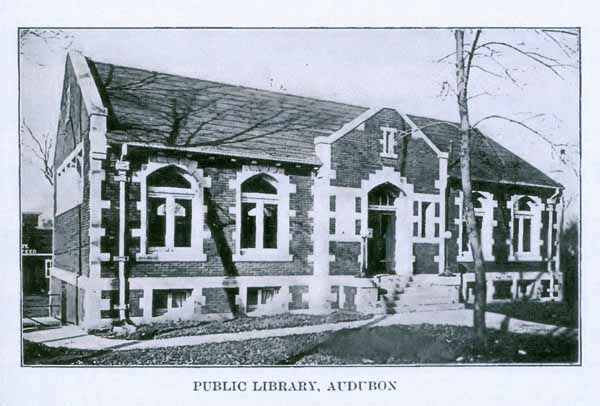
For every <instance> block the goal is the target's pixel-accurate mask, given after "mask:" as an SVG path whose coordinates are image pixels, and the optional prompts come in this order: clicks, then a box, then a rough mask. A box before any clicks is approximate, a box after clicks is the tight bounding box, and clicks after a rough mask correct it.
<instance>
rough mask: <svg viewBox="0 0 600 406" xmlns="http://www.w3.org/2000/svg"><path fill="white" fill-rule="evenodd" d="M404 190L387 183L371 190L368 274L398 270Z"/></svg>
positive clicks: (388, 272)
mask: <svg viewBox="0 0 600 406" xmlns="http://www.w3.org/2000/svg"><path fill="white" fill-rule="evenodd" d="M402 195H404V193H403V192H402V191H401V190H400V189H399V188H398V187H396V186H394V185H392V184H391V183H387V182H386V183H383V184H381V185H379V186H376V187H375V188H373V189H371V191H370V192H369V194H368V227H369V239H368V242H367V275H366V276H373V275H380V274H395V273H397V252H398V244H399V241H398V231H401V230H398V227H399V221H398V220H399V219H398V215H399V210H398V208H399V198H400V196H402Z"/></svg>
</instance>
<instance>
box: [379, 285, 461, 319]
mask: <svg viewBox="0 0 600 406" xmlns="http://www.w3.org/2000/svg"><path fill="white" fill-rule="evenodd" d="M378 284H379V287H380V288H382V289H384V290H385V293H383V294H382V295H381V297H380V300H381V301H383V303H384V304H385V308H386V313H387V314H396V313H411V312H431V311H442V310H455V309H463V308H464V305H463V304H462V303H459V300H458V299H459V294H458V289H459V284H458V281H457V280H456V279H455V278H452V277H440V276H438V275H414V276H412V277H410V278H408V277H403V276H399V275H398V276H396V275H392V276H383V277H380V278H378Z"/></svg>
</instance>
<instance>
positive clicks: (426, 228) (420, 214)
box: [411, 195, 443, 242]
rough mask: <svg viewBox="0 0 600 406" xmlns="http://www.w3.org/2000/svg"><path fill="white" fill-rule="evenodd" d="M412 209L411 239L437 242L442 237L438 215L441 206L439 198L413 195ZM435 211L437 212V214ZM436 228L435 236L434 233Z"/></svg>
mask: <svg viewBox="0 0 600 406" xmlns="http://www.w3.org/2000/svg"><path fill="white" fill-rule="evenodd" d="M426 204H427V205H426ZM425 205H426V207H425V210H423V206H425ZM436 206H437V210H436ZM412 209H413V210H412V211H413V214H412V217H413V228H412V233H411V236H412V238H413V240H415V241H419V242H438V241H439V240H440V238H442V237H443V236H442V235H441V229H442V227H441V222H442V220H441V217H440V213H441V207H440V202H439V200H438V199H435V198H431V197H429V196H428V197H427V198H423V197H418V196H416V195H415V199H414V200H413V208H412ZM436 213H437V214H438V215H437V216H436ZM436 225H437V227H436ZM436 229H437V234H438V235H437V236H436V235H435V234H436ZM415 234H416V235H415Z"/></svg>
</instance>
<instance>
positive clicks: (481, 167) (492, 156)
mask: <svg viewBox="0 0 600 406" xmlns="http://www.w3.org/2000/svg"><path fill="white" fill-rule="evenodd" d="M408 117H409V118H410V119H411V120H412V121H413V122H414V123H415V124H416V126H417V127H418V128H420V129H421V131H422V132H423V133H425V135H426V136H427V137H428V138H429V139H430V140H431V142H433V143H434V144H435V146H436V147H438V148H439V149H440V150H441V151H444V152H448V153H450V157H449V165H450V169H449V171H448V174H449V176H450V177H454V178H460V165H459V164H458V162H460V133H459V131H458V128H459V127H460V125H459V124H458V123H454V122H451V121H443V120H436V119H433V118H427V117H419V116H413V115H409V116H408ZM471 154H472V155H471V156H472V159H471V177H472V179H473V180H479V181H490V182H508V183H515V182H520V183H527V184H531V185H541V186H550V187H562V185H561V184H560V183H558V182H556V181H554V180H553V179H552V178H550V177H549V176H547V175H546V174H545V173H543V172H542V171H541V170H539V169H537V168H536V167H534V166H533V165H531V164H530V163H529V162H527V161H525V160H524V159H522V158H520V157H519V156H517V155H516V154H514V153H513V152H511V151H509V150H508V149H506V148H504V147H503V146H502V145H500V144H498V143H497V142H495V141H494V140H492V139H491V138H489V137H486V136H485V135H483V134H482V133H481V132H479V131H475V132H473V136H472V138H471Z"/></svg>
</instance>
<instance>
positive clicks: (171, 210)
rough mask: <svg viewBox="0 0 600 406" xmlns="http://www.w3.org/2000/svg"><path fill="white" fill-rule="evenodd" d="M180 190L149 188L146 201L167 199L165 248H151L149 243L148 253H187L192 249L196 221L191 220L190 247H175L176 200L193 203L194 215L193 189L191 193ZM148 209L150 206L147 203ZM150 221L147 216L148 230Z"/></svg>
mask: <svg viewBox="0 0 600 406" xmlns="http://www.w3.org/2000/svg"><path fill="white" fill-rule="evenodd" d="M182 190H186V189H180V188H172V187H148V193H147V194H146V201H148V200H149V199H150V198H159V199H165V245H164V246H151V245H150V244H149V243H148V244H147V252H148V253H151V254H152V253H156V252H177V251H185V250H187V249H190V248H192V239H193V228H194V226H193V224H194V219H193V217H192V219H191V220H190V221H191V223H192V227H191V228H190V237H189V238H190V246H189V247H177V246H175V228H176V222H175V220H176V219H175V217H176V216H175V207H176V206H175V205H176V202H175V201H176V200H189V201H191V202H192V205H191V207H192V216H193V215H194V208H193V207H194V205H193V201H194V192H193V189H190V192H186V193H184V192H181V191H182ZM146 207H148V204H147V203H146ZM149 224H150V223H149V219H148V217H147V216H146V230H147V229H148V226H149Z"/></svg>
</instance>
